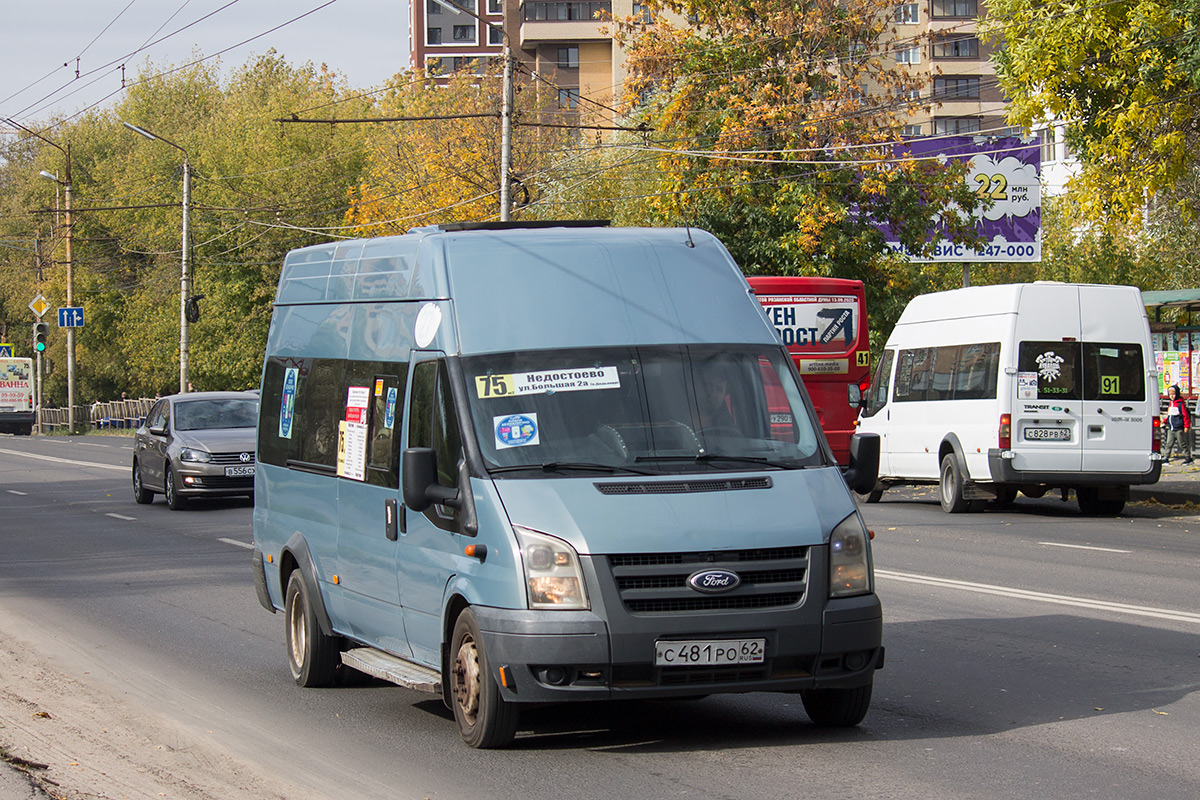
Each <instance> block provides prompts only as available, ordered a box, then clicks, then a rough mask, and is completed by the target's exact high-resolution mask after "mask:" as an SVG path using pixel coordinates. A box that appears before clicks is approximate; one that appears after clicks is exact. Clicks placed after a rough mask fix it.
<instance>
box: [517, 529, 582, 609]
mask: <svg viewBox="0 0 1200 800" xmlns="http://www.w3.org/2000/svg"><path fill="white" fill-rule="evenodd" d="M513 530H514V531H516V534H517V544H518V545H520V547H521V568H522V569H523V570H524V571H525V588H526V596H527V597H528V600H529V607H530V608H532V609H548V608H553V609H572V610H575V609H586V608H588V607H589V606H588V599H587V589H586V588H584V585H583V570H582V569H580V567H579V556H578V555H576V553H575V548H573V547H571V545H569V544H567V543H566V542H564V541H563V540H562V539H558V538H555V537H553V536H547V535H546V534H544V533H538V532H537V531H534V530H530V529H529V528H523V527H521V526H520V525H514V526H513Z"/></svg>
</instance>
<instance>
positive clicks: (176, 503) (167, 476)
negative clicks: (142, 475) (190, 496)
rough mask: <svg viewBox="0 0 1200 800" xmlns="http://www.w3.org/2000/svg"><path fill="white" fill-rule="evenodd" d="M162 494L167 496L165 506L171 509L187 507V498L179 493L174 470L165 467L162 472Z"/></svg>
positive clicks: (176, 509) (177, 509)
mask: <svg viewBox="0 0 1200 800" xmlns="http://www.w3.org/2000/svg"><path fill="white" fill-rule="evenodd" d="M163 496H164V497H166V498H167V508H169V509H171V510H172V511H179V510H181V509H184V508H187V498H186V497H184V496H183V495H181V494H180V493H179V486H178V485H177V483H176V478H175V470H173V469H171V467H170V466H168V467H167V470H166V472H165V473H164V474H163Z"/></svg>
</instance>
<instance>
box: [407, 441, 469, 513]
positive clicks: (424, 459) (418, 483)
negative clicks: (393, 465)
mask: <svg viewBox="0 0 1200 800" xmlns="http://www.w3.org/2000/svg"><path fill="white" fill-rule="evenodd" d="M400 474H401V483H402V485H403V491H404V505H406V506H408V507H409V508H411V509H412V510H413V511H417V512H420V511H424V510H425V509H427V508H429V507H430V506H431V505H433V504H434V503H438V504H440V505H446V506H450V507H451V508H458V507H459V505H460V502H459V493H458V490H457V489H450V488H448V487H446V486H442V485H441V484H439V483H438V482H437V454H436V453H434V452H433V450H432V449H431V448H428V447H410V448H408V449H407V450H405V451H404V453H403V455H401V457H400Z"/></svg>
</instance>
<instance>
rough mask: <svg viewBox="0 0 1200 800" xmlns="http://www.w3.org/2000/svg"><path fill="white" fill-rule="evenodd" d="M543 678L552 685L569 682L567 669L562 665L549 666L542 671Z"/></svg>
mask: <svg viewBox="0 0 1200 800" xmlns="http://www.w3.org/2000/svg"><path fill="white" fill-rule="evenodd" d="M542 680H543V681H545V682H546V683H548V684H550V685H551V686H562V685H563V684H564V683H566V682H567V671H566V670H564V669H563V668H562V667H549V668H548V669H546V670H545V671H544V672H543V673H542Z"/></svg>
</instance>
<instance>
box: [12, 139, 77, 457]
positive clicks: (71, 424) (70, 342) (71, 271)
mask: <svg viewBox="0 0 1200 800" xmlns="http://www.w3.org/2000/svg"><path fill="white" fill-rule="evenodd" d="M10 121H11V120H10ZM34 136H37V134H34ZM38 138H39V139H42V141H43V142H46V143H47V144H49V145H51V146H53V147H58V145H56V144H54V142H51V141H50V140H49V139H43V138H42V137H41V136H38ZM58 149H59V150H62V153H63V155H65V156H66V157H67V170H66V172H65V173H64V176H65V178H66V179H65V180H59V179H58V176H57V175H55V174H54V173H52V172H50V171H49V170H42V171H41V172H39V173H38V175H40V176H41V177H43V178H45V179H46V180H48V181H54V183H55V188H54V196H55V201H54V203H55V209H56V210H55V216H56V217H57V213H58V212H57V206H58V187H59V186H61V187H62V190H63V196H64V197H65V204H64V209H63V210H64V213H65V219H66V234H65V235H64V236H63V243H64V246H65V247H66V251H67V253H66V255H67V306H68V307H70V308H73V307H74V306H75V264H74V261H73V260H72V258H71V230H72V224H71V196H72V195H71V146H70V145H69V144H68V145H67V147H66V149H65V150H64V149H63V148H61V147H58ZM38 364H39V365H40V364H41V354H40V353H39V354H38ZM38 386H39V387H40V386H41V382H40V376H39V383H38ZM39 391H40V390H39ZM67 430H69V431H70V432H71V433H75V328H74V327H70V328H67Z"/></svg>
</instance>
